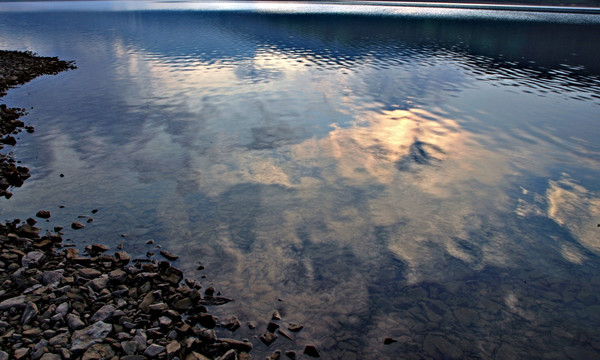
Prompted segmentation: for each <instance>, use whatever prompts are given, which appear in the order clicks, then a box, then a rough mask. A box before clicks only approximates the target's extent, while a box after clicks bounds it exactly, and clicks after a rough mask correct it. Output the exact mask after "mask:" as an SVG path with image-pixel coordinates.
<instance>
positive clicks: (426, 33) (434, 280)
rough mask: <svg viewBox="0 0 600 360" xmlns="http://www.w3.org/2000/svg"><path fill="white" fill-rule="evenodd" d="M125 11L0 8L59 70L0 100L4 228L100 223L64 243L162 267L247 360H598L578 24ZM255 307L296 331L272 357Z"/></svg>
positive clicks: (596, 233) (598, 32)
mask: <svg viewBox="0 0 600 360" xmlns="http://www.w3.org/2000/svg"><path fill="white" fill-rule="evenodd" d="M140 4H141V5H138V6H137V7H136V6H133V5H132V4H131V3H128V6H133V8H132V9H126V8H123V6H124V5H119V6H121V7H120V8H118V9H112V8H111V7H110V6H117V5H114V4H113V5H110V4H107V3H100V2H97V3H96V2H94V3H93V4H88V5H85V4H83V5H82V4H78V5H77V6H75V7H69V8H68V9H57V8H48V6H49V5H47V4H45V5H39V6H38V7H36V5H31V4H29V5H20V6H25V7H26V9H25V8H21V10H23V11H19V9H17V5H11V6H9V7H10V9H9V10H10V11H8V10H6V9H7V7H6V6H5V5H2V6H0V10H1V9H4V10H6V12H4V13H3V14H2V20H1V21H0V47H1V48H7V49H20V50H32V51H35V52H38V53H40V54H42V55H52V56H55V55H58V56H60V57H61V58H64V59H69V60H71V59H73V60H75V61H76V62H77V65H78V69H77V70H75V71H71V72H67V73H62V74H59V75H57V76H53V77H43V78H39V79H36V80H34V81H33V82H31V83H29V84H27V85H25V86H23V87H21V88H18V89H14V90H11V91H10V92H9V94H8V95H7V96H6V97H5V98H3V101H4V102H7V103H8V105H11V106H20V107H27V108H31V109H30V111H29V112H30V114H29V117H28V121H30V122H31V123H32V124H33V125H35V127H36V132H35V134H33V135H23V136H21V137H22V139H21V140H20V142H19V145H18V146H17V148H16V149H15V152H16V154H17V158H18V159H19V160H21V161H22V162H23V163H24V164H26V165H27V166H28V167H29V168H30V169H31V173H32V178H31V179H29V180H28V181H27V182H26V183H25V185H24V186H23V187H22V188H20V189H15V190H14V191H13V193H14V194H15V195H14V197H13V198H11V199H10V200H8V201H3V202H2V208H1V209H2V210H1V215H2V217H3V218H6V219H8V218H15V217H19V218H22V219H24V218H27V217H29V216H31V215H32V214H34V213H35V212H36V211H37V210H39V209H42V208H43V209H50V210H51V211H52V214H53V216H52V218H51V222H50V223H48V226H49V227H50V226H53V225H55V224H57V225H65V224H69V222H71V221H74V219H75V218H76V217H77V215H86V216H92V214H91V213H90V210H91V209H95V208H97V209H99V212H98V213H97V214H95V215H93V222H91V223H89V224H88V225H87V226H86V228H85V229H84V230H80V231H79V232H78V233H76V234H75V233H70V232H69V231H70V230H69V231H67V234H66V237H73V239H74V241H73V242H74V243H75V244H76V245H77V246H79V247H83V246H85V245H86V244H88V243H91V242H99V241H102V242H106V243H108V244H110V245H112V246H113V248H114V247H116V246H117V245H118V244H123V246H124V248H125V249H126V250H127V251H128V252H130V253H132V254H133V255H138V256H145V254H146V252H147V251H156V249H154V248H153V246H154V245H150V244H147V242H148V241H149V240H154V243H155V244H160V245H161V246H162V247H163V248H165V249H167V250H169V251H171V252H174V253H177V254H179V255H180V259H179V260H178V264H177V265H178V266H180V267H181V268H183V269H185V270H186V271H187V273H188V274H190V276H192V277H194V276H196V277H197V278H198V279H200V280H202V279H201V278H200V277H201V276H202V275H204V274H206V276H207V278H208V279H211V281H214V284H215V285H216V286H217V287H218V289H220V290H221V291H222V292H223V293H224V294H226V295H227V296H231V297H233V298H235V299H236V301H235V302H233V303H230V304H228V305H225V306H222V307H219V308H217V309H215V310H214V311H215V312H218V313H220V315H221V316H223V317H225V316H227V315H231V314H237V315H238V316H239V317H240V319H241V320H243V321H254V322H256V323H257V324H258V330H252V329H249V328H247V327H242V328H241V329H240V330H238V331H239V332H241V335H242V336H246V337H248V338H249V339H251V340H252V341H253V343H254V345H255V349H254V350H253V353H254V354H255V356H256V357H262V356H264V355H266V354H269V353H271V352H272V351H273V350H274V349H275V348H277V349H281V350H297V351H301V350H302V349H303V346H304V344H306V343H307V342H312V343H314V344H316V345H317V347H318V348H319V350H320V351H321V354H322V356H323V357H324V358H343V359H352V358H365V359H369V358H378V359H379V358H398V356H400V355H399V354H401V356H402V357H405V358H421V356H422V357H426V358H427V357H430V358H441V357H444V356H445V357H449V358H461V357H464V358H524V357H529V358H531V357H533V358H542V357H553V358H577V359H579V358H586V357H589V358H594V357H596V356H597V353H598V352H599V351H600V332H599V331H598V330H597V329H598V328H599V327H598V325H600V302H599V301H600V299H599V298H598V295H597V291H596V289H597V288H598V286H599V285H600V276H599V275H598V265H599V258H598V255H599V253H600V228H598V226H597V225H598V223H600V183H599V182H598V180H597V179H598V178H599V175H600V145H599V144H600V142H598V139H599V138H600V126H599V124H598V121H599V120H600V116H599V115H600V67H599V64H600V62H599V61H598V60H599V58H598V53H597V49H598V47H599V45H600V43H599V39H600V21H598V19H597V18H596V17H594V16H591V15H578V14H569V15H565V14H546V13H535V14H531V13H524V12H518V13H514V14H513V13H511V12H502V13H501V15H499V14H500V13H499V12H494V11H490V10H485V11H483V12H481V11H480V12H477V11H475V10H468V11H467V10H464V9H462V10H456V9H455V10H452V11H449V12H448V11H446V13H444V12H443V11H442V10H443V9H442V10H441V9H434V10H429V11H428V10H426V9H424V8H406V7H404V8H403V10H398V9H396V10H393V11H392V10H390V9H389V7H377V6H370V7H368V9H367V10H368V11H366V10H364V8H363V11H361V10H360V9H361V8H360V7H352V6H341V5H336V6H338V7H340V6H341V8H340V9H341V10H339V11H332V10H331V8H330V7H327V6H324V5H314V4H313V5H310V4H290V5H277V10H276V11H275V10H273V8H270V10H268V9H267V10H265V9H266V8H268V6H267V5H260V4H253V3H250V4H249V3H245V4H242V5H240V4H237V5H236V4H231V3H229V4H228V5H227V6H230V8H227V9H225V8H223V7H216V8H211V9H208V8H207V6H208V5H206V4H204V5H203V6H204V7H202V6H200V5H197V4H193V5H190V4H188V5H186V6H187V7H188V8H186V9H183V8H181V7H179V5H173V4H171V5H170V7H169V6H166V5H164V4H163V3H161V5H160V6H161V8H160V9H157V8H153V7H156V6H158V5H156V3H140ZM109 5H110V6H109ZM88 6H89V10H90V11H88V10H86V8H87V7H88ZM210 6H213V5H210ZM214 6H216V5H214ZM219 6H226V5H219ZM261 6H262V8H261ZM270 6H275V5H270ZM286 6H288V7H287V8H286ZM177 7H179V8H177ZM175 8H177V9H175ZM392 8H393V7H392ZM286 9H287V10H286ZM377 9H380V10H379V11H377ZM25 10H27V11H25ZM342 10H343V11H342ZM511 14H512V15H511ZM548 34H553V36H551V37H550V36H548ZM60 174H64V177H61V176H60ZM61 205H64V206H65V207H64V208H59V206H61ZM198 261H201V262H202V264H203V265H204V266H205V267H206V268H205V270H202V271H201V272H199V271H197V270H196V269H197V267H198ZM205 285H209V284H205ZM275 309H277V310H279V311H280V312H281V314H282V315H283V317H284V320H285V321H287V322H295V323H301V324H303V325H304V326H305V329H304V330H302V331H301V332H299V333H297V334H295V340H294V341H289V340H287V339H285V338H283V337H280V338H279V339H278V340H277V342H276V343H274V344H273V345H271V347H270V348H267V347H266V346H265V345H264V344H262V343H261V342H260V341H259V340H258V336H260V334H261V332H260V331H262V330H264V327H265V326H266V323H267V321H268V320H269V319H270V314H271V312H272V311H273V310H275ZM223 332H224V333H225V334H226V333H227V330H223ZM385 337H392V338H394V339H395V340H397V342H395V343H393V344H389V345H384V343H383V339H384V338H385Z"/></svg>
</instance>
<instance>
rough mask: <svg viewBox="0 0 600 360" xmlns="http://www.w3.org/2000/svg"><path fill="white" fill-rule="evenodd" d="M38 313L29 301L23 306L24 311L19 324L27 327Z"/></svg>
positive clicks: (34, 305)
mask: <svg viewBox="0 0 600 360" xmlns="http://www.w3.org/2000/svg"><path fill="white" fill-rule="evenodd" d="M38 313H39V311H38V307H37V305H36V304H35V303H32V302H31V301H30V302H28V303H27V305H25V310H24V311H23V317H22V318H21V324H23V325H27V324H29V322H30V321H31V320H33V318H35V317H36V316H37V314H38Z"/></svg>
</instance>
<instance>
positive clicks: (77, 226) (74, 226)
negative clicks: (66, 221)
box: [71, 221, 85, 230]
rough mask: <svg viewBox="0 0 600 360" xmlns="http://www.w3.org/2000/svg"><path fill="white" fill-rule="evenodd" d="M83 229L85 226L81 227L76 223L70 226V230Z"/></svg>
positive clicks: (81, 225) (80, 224)
mask: <svg viewBox="0 0 600 360" xmlns="http://www.w3.org/2000/svg"><path fill="white" fill-rule="evenodd" d="M84 227H85V225H83V224H82V223H80V222H77V221H76V222H74V223H72V224H71V229H73V230H79V229H83V228H84Z"/></svg>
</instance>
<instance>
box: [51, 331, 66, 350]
mask: <svg viewBox="0 0 600 360" xmlns="http://www.w3.org/2000/svg"><path fill="white" fill-rule="evenodd" d="M68 344H69V333H66V332H65V333H61V334H58V335H56V336H53V337H51V338H50V339H49V340H48V345H50V346H59V347H67V345H68Z"/></svg>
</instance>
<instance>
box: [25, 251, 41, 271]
mask: <svg viewBox="0 0 600 360" xmlns="http://www.w3.org/2000/svg"><path fill="white" fill-rule="evenodd" d="M43 258H44V253H43V252H41V251H37V250H36V251H30V252H28V253H27V254H26V255H25V256H23V258H22V259H21V265H22V266H25V267H29V266H35V265H37V264H38V263H39V262H40V261H41V260H42V259H43Z"/></svg>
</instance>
